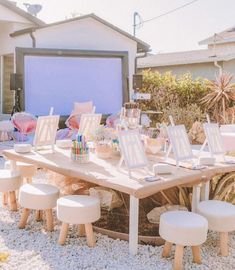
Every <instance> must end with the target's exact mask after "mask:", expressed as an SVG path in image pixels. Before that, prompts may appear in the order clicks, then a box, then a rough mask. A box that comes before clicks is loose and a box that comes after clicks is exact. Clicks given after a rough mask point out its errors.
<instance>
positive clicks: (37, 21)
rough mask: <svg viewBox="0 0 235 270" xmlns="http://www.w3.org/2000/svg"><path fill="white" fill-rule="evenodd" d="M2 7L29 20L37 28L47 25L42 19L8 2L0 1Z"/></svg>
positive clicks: (5, 0)
mask: <svg viewBox="0 0 235 270" xmlns="http://www.w3.org/2000/svg"><path fill="white" fill-rule="evenodd" d="M0 5H2V6H4V7H6V8H8V9H10V10H11V11H13V12H15V13H16V14H18V15H20V16H21V17H23V18H25V19H27V20H29V21H30V22H32V23H34V24H36V25H37V26H43V25H45V23H44V22H43V21H41V20H40V19H38V18H36V17H34V16H32V15H31V14H30V13H28V12H26V11H24V10H23V9H21V8H18V7H17V6H16V5H15V4H14V3H12V2H11V1H8V0H0Z"/></svg>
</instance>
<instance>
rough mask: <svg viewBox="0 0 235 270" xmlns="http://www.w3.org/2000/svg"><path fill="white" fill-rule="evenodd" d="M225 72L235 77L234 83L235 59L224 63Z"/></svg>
mask: <svg viewBox="0 0 235 270" xmlns="http://www.w3.org/2000/svg"><path fill="white" fill-rule="evenodd" d="M224 70H225V71H226V72H228V73H230V74H232V75H233V76H234V77H233V81H234V82H235V59H233V60H231V61H227V62H224Z"/></svg>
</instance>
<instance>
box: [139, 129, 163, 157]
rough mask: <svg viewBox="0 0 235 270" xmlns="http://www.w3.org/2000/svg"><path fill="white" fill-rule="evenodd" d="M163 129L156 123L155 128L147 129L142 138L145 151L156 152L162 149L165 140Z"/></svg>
mask: <svg viewBox="0 0 235 270" xmlns="http://www.w3.org/2000/svg"><path fill="white" fill-rule="evenodd" d="M164 129H165V127H164V126H163V125H158V127H157V128H149V129H148V130H147V134H146V136H145V140H144V143H145V149H146V152H148V153H150V154H156V153H158V152H160V151H161V150H162V148H163V146H164V144H165V141H166V138H165V136H164V134H165V132H164Z"/></svg>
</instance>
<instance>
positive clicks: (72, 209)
mask: <svg viewBox="0 0 235 270" xmlns="http://www.w3.org/2000/svg"><path fill="white" fill-rule="evenodd" d="M57 217H58V219H59V220H60V221H62V222H64V223H68V224H87V223H92V222H95V221H97V220H98V219H99V218H100V201H99V199H98V198H95V197H92V196H87V195H69V196H65V197H62V198H60V199H58V201H57Z"/></svg>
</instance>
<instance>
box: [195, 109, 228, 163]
mask: <svg viewBox="0 0 235 270" xmlns="http://www.w3.org/2000/svg"><path fill="white" fill-rule="evenodd" d="M206 118H207V123H205V124H203V128H204V132H205V135H206V139H205V141H204V143H203V145H202V147H201V149H200V151H199V155H201V152H202V151H203V150H204V149H205V147H206V145H208V148H209V151H210V154H211V157H214V156H216V155H217V156H218V155H220V156H222V159H223V161H225V150H224V147H223V140H222V136H221V133H220V128H219V125H218V124H217V123H211V121H210V118H209V115H208V114H207V115H206Z"/></svg>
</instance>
